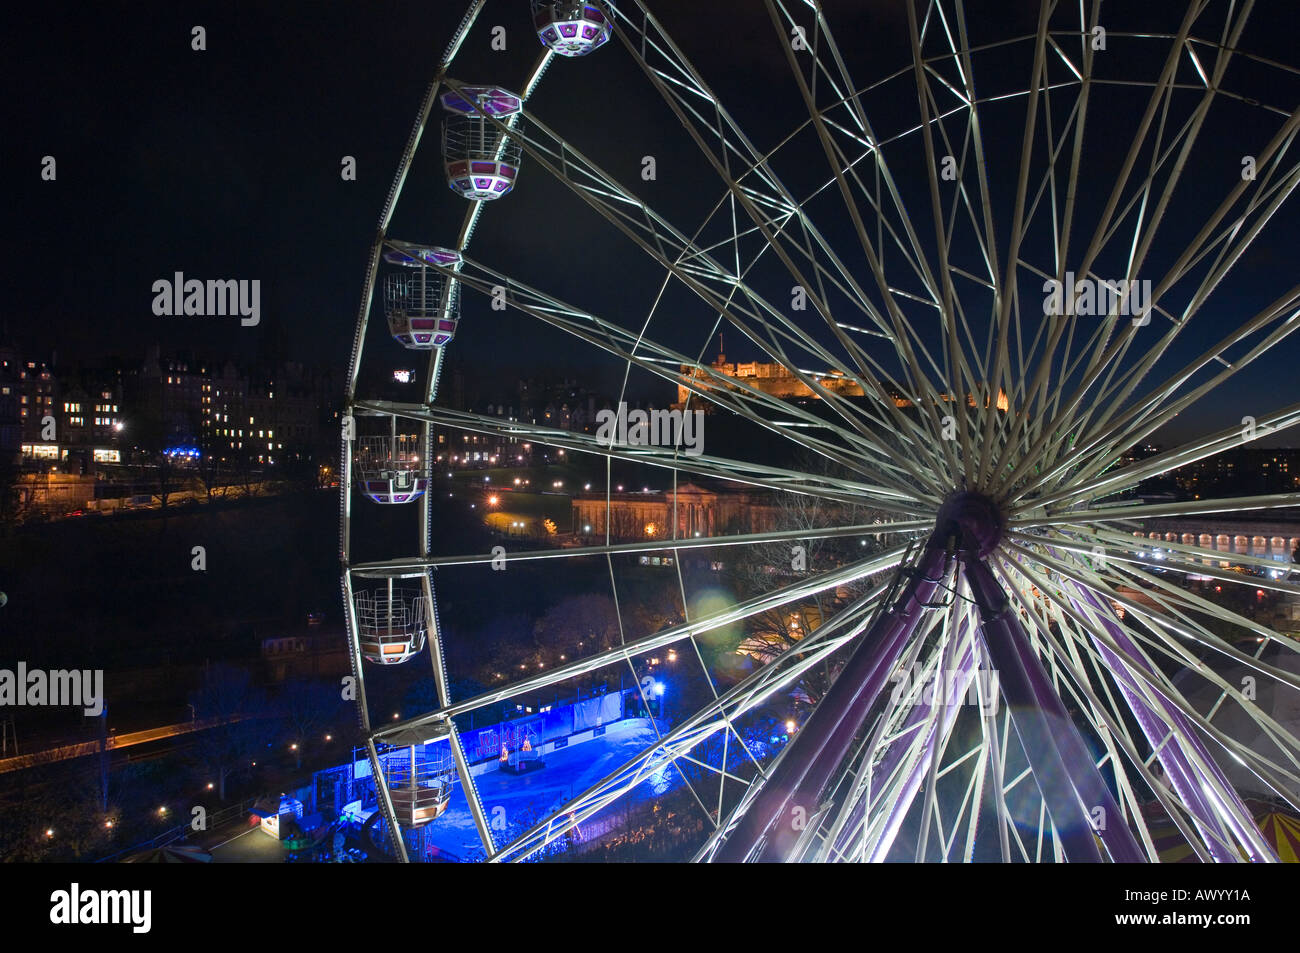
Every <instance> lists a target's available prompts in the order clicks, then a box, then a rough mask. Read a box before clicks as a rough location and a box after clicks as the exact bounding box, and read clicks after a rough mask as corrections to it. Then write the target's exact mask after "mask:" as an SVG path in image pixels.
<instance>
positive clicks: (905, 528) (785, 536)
mask: <svg viewBox="0 0 1300 953" xmlns="http://www.w3.org/2000/svg"><path fill="white" fill-rule="evenodd" d="M933 528H934V521H933V520H910V521H906V522H895V523H859V524H855V525H852V526H812V527H808V528H806V529H793V530H777V531H774V532H770V533H741V534H726V535H723V536H701V537H699V538H680V539H679V538H675V537H674V538H664V539H656V540H653V541H649V542H639V543H615V544H612V545H606V546H573V547H566V548H565V549H553V550H540V551H537V552H530V551H528V550H522V551H519V552H513V553H512V552H507V553H506V554H505V555H500V554H497V555H493V554H492V553H473V554H464V555H459V556H410V557H406V558H401V559H389V560H384V561H382V562H366V563H356V564H354V565H353V566H352V567H351V568H350V572H351V573H352V575H354V576H368V575H374V576H377V577H382V578H387V577H389V576H391V575H393V574H395V573H403V572H409V573H414V574H418V573H419V572H420V571H421V570H423V569H425V568H428V567H431V566H432V567H441V566H476V565H490V564H491V563H492V562H493V561H494V560H495V561H496V562H497V563H498V564H500V563H501V562H502V561H504V562H505V563H507V564H509V563H512V562H531V561H537V560H549V559H581V558H583V557H590V556H607V555H619V554H626V553H650V552H664V551H665V550H673V551H677V550H692V549H714V548H716V547H719V546H753V545H761V544H766V543H772V542H784V541H786V540H791V541H798V540H812V539H840V538H843V537H848V536H889V535H894V534H905V533H921V532H928V531H930V530H931V529H933Z"/></svg>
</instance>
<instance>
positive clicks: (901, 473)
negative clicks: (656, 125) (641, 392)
mask: <svg viewBox="0 0 1300 953" xmlns="http://www.w3.org/2000/svg"><path fill="white" fill-rule="evenodd" d="M398 247H401V246H398ZM456 275H457V278H456V280H457V281H458V282H459V283H460V284H463V285H465V286H466V287H469V288H471V289H472V290H475V291H479V292H481V293H483V294H485V295H494V294H495V292H496V290H497V289H500V288H504V289H505V290H506V297H507V301H508V302H509V303H510V304H511V305H512V306H513V307H515V308H516V309H518V310H520V311H522V312H524V313H525V314H528V315H530V316H532V317H534V318H537V319H538V320H539V321H542V322H545V323H547V324H550V325H552V326H554V327H557V328H560V329H561V330H563V331H565V332H566V333H568V334H571V335H573V336H575V337H578V338H580V339H582V340H584V341H586V342H587V343H589V344H591V345H593V346H595V347H597V348H600V349H601V350H603V351H605V352H606V353H609V354H611V355H613V356H615V357H618V358H620V359H622V360H624V361H626V362H628V365H629V366H631V365H632V364H635V365H636V366H638V367H641V368H642V369H643V370H646V371H649V372H650V373H652V374H654V375H656V376H658V377H661V378H663V379H665V380H670V381H672V382H673V383H675V384H678V385H680V386H684V387H686V388H687V389H688V390H689V391H690V393H691V394H692V395H698V396H700V397H703V398H705V399H706V400H708V401H709V402H710V403H712V404H715V405H717V406H719V407H721V408H723V409H726V410H729V411H731V412H733V413H737V414H739V415H741V416H744V417H746V418H747V419H748V420H750V421H751V422H753V423H755V424H758V425H759V426H761V427H764V428H765V429H768V430H772V431H774V432H777V433H780V434H781V435H782V436H783V437H785V438H787V439H789V440H792V441H793V442H795V443H797V444H800V445H802V446H805V447H807V448H808V449H810V450H813V451H815V452H817V453H819V454H821V455H823V456H828V457H832V458H833V459H835V460H837V461H838V462H839V463H840V464H841V465H843V466H845V467H847V468H849V469H852V470H857V471H859V472H863V473H864V474H865V473H867V470H866V469H864V466H863V464H862V462H861V457H860V456H846V455H845V451H844V446H843V444H840V445H836V444H833V443H830V442H827V441H822V440H819V439H817V438H815V437H813V436H811V435H810V434H809V433H808V432H807V431H808V430H810V429H824V430H827V431H829V432H831V433H832V434H834V435H835V436H837V437H838V438H839V439H840V440H842V441H843V442H844V443H845V444H848V445H850V446H856V447H859V448H861V449H863V450H868V451H871V452H872V453H873V454H875V455H877V456H876V457H875V459H874V462H873V466H872V471H873V475H874V476H876V477H877V478H879V479H882V480H884V481H885V482H886V483H888V484H889V485H890V486H891V487H892V488H894V489H895V490H900V491H901V490H905V488H906V487H908V486H913V487H914V486H915V481H916V480H920V479H923V478H924V477H923V473H922V471H920V470H919V469H917V468H916V467H915V466H911V467H907V468H906V470H905V469H904V468H903V467H899V466H896V465H895V464H893V463H892V462H890V460H889V459H888V458H889V455H890V451H889V447H888V446H887V445H886V444H885V443H883V442H881V441H880V439H879V438H878V437H877V436H876V435H875V433H874V431H872V430H870V429H869V428H868V427H866V426H863V425H862V424H857V430H856V431H850V430H846V429H844V428H843V427H840V426H838V425H836V424H835V423H834V422H833V421H830V420H826V419H824V418H822V417H819V416H817V415H815V414H813V413H810V412H808V411H806V410H804V409H803V408H799V407H797V406H794V405H791V404H790V403H788V402H786V401H782V400H780V399H779V398H776V397H773V396H771V395H769V394H767V393H766V392H764V391H761V390H759V389H758V388H757V387H754V386H753V385H751V384H748V383H747V382H745V381H743V380H737V379H735V378H732V377H728V376H726V375H724V374H722V373H720V372H719V371H717V370H715V369H714V368H712V367H709V366H706V365H704V364H702V363H701V362H700V361H699V360H695V361H692V360H690V359H689V358H688V357H687V356H686V355H684V354H680V353H678V352H675V351H672V350H671V349H668V348H666V347H663V346H662V345H659V344H656V343H655V342H653V341H651V340H650V339H649V338H647V337H645V336H644V335H634V334H633V333H632V332H630V331H627V330H626V329H624V328H622V327H619V326H618V325H614V324H612V323H610V322H608V321H604V320H602V319H600V318H598V317H596V316H595V315H592V314H589V313H587V312H584V311H581V310H580V309H577V308H575V307H573V306H571V305H568V304H566V303H564V302H561V301H558V300H557V299H554V298H551V297H549V296H547V295H545V294H543V293H542V292H539V291H537V290H535V289H533V288H530V287H529V286H527V285H524V284H522V283H520V282H517V281H514V280H513V279H510V278H508V277H506V276H504V275H501V274H500V273H498V272H495V271H493V270H491V269H489V268H487V267H485V266H481V265H478V264H477V263H475V262H470V261H465V262H463V263H462V270H460V271H459V272H457V273H456ZM637 350H644V351H646V352H647V353H646V354H644V355H642V356H637V354H636V353H635V352H636V351H637ZM683 367H689V368H691V370H692V373H691V374H690V375H686V376H683V374H682V371H681V369H682V368H683ZM709 384H715V385H716V386H709ZM751 404H753V405H755V406H752V407H751V406H750V405H751ZM687 409H688V410H689V408H687ZM773 412H779V413H780V414H782V415H789V416H792V417H794V418H796V420H797V421H798V422H799V424H800V426H799V427H793V426H782V425H780V423H779V419H774V418H773V417H772V416H771V415H772V413H773ZM853 420H854V422H855V423H856V421H857V418H856V417H854V418H853ZM877 422H879V423H880V424H882V425H883V424H885V421H884V420H883V419H879V418H877ZM909 481H911V482H909ZM934 489H935V490H937V489H938V488H937V487H935V488H934Z"/></svg>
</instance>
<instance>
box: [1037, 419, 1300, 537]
mask: <svg viewBox="0 0 1300 953" xmlns="http://www.w3.org/2000/svg"><path fill="white" fill-rule="evenodd" d="M1297 425H1300V404H1292V405H1290V406H1289V407H1284V408H1282V409H1281V410H1275V411H1273V412H1271V413H1269V414H1265V415H1263V416H1262V417H1261V419H1260V420H1259V421H1258V422H1256V423H1255V425H1254V426H1238V427H1228V428H1225V429H1223V430H1220V431H1218V432H1216V433H1213V434H1209V435H1206V436H1203V437H1200V438H1198V439H1196V440H1193V441H1190V442H1188V443H1185V444H1183V445H1182V446H1179V447H1175V448H1173V449H1172V450H1166V451H1164V452H1163V453H1158V454H1155V455H1153V456H1151V457H1147V458H1146V459H1144V460H1142V461H1140V462H1138V463H1133V464H1130V465H1128V466H1125V467H1120V468H1119V469H1116V470H1113V471H1110V472H1108V473H1106V474H1102V475H1098V476H1096V477H1093V478H1092V479H1082V480H1079V481H1078V483H1076V484H1072V485H1071V486H1070V487H1069V488H1067V489H1064V490H1057V491H1056V492H1052V493H1047V494H1044V495H1042V496H1039V497H1037V498H1036V499H1034V500H1032V502H1031V503H1029V504H1026V505H1025V506H1026V508H1029V507H1032V508H1036V509H1044V508H1048V507H1051V508H1052V509H1053V510H1054V511H1056V510H1059V509H1060V508H1062V507H1063V506H1069V505H1077V503H1078V501H1080V500H1082V499H1085V498H1089V497H1091V498H1092V499H1094V500H1095V499H1098V498H1100V497H1104V496H1108V495H1110V494H1112V493H1116V492H1118V491H1120V490H1123V489H1125V488H1128V487H1133V486H1136V485H1137V484H1138V483H1139V482H1140V481H1142V480H1145V479H1147V478H1148V477H1151V476H1157V475H1159V474H1163V473H1167V472H1169V471H1170V470H1173V469H1176V468H1177V467H1180V466H1185V465H1187V464H1189V463H1195V462H1196V461H1197V460H1204V459H1205V458H1206V457H1211V456H1214V455H1215V454H1217V453H1222V452H1223V451H1225V450H1231V449H1233V448H1234V447H1239V446H1243V445H1244V444H1247V443H1250V442H1251V441H1252V440H1254V439H1255V437H1256V436H1257V435H1258V434H1259V433H1268V434H1276V433H1281V432H1282V431H1283V430H1287V429H1289V428H1291V427H1295V426H1297ZM1250 499H1252V498H1250V497H1246V498H1244V499H1243V501H1242V503H1243V505H1242V506H1241V509H1264V508H1267V505H1265V506H1251V505H1249V502H1248V501H1249V500H1250ZM1253 499H1255V500H1257V501H1267V500H1271V499H1273V497H1272V496H1261V497H1254V498H1253ZM1198 502H1202V501H1197V500H1191V501H1188V504H1190V505H1187V504H1172V505H1174V506H1182V507H1183V508H1182V509H1181V510H1178V511H1175V512H1184V513H1214V512H1223V510H1216V509H1210V508H1205V509H1196V508H1195V507H1196V504H1197V503H1198ZM1204 502H1205V503H1207V504H1210V505H1219V504H1221V503H1223V502H1227V501H1204ZM1053 504H1055V506H1053ZM1293 505H1294V504H1293ZM1140 508H1141V507H1139V509H1140ZM1125 509H1128V508H1127V507H1125ZM1075 512H1079V511H1075ZM1089 512H1091V511H1089ZM1145 515H1155V514H1150V513H1148V514H1145Z"/></svg>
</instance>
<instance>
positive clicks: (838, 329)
mask: <svg viewBox="0 0 1300 953" xmlns="http://www.w3.org/2000/svg"><path fill="white" fill-rule="evenodd" d="M643 9H644V8H643ZM647 16H648V14H647ZM620 35H621V31H620ZM624 42H625V43H627V44H628V47H629V50H633V51H634V52H635V50H634V47H633V46H632V43H631V40H630V39H629V38H627V37H624ZM673 52H674V54H675V55H676V56H677V57H678V62H677V65H678V68H679V69H680V70H681V71H682V74H683V75H684V76H685V77H688V81H689V83H690V84H692V85H693V86H694V87H695V88H696V90H697V92H698V95H699V97H700V98H702V99H704V100H705V101H706V102H708V103H710V104H711V105H713V107H714V110H715V118H714V120H713V121H712V122H706V121H704V119H703V117H700V116H699V114H698V112H694V111H693V109H691V104H690V103H689V102H687V101H685V99H684V98H683V96H682V94H680V93H678V92H677V89H676V87H672V88H670V87H669V86H667V85H665V83H664V82H663V74H662V73H661V72H660V71H657V70H655V69H654V68H653V67H651V66H649V65H648V64H647V63H645V61H644V58H643V57H637V59H638V62H639V63H641V65H642V67H643V69H645V71H646V74H647V76H648V77H649V78H650V79H651V81H652V82H653V83H654V84H655V85H656V86H657V88H658V89H659V90H660V92H661V93H662V94H663V96H664V98H665V101H666V102H667V103H668V105H669V106H670V107H671V108H672V109H673V110H674V111H675V112H676V113H677V115H678V118H679V119H680V120H681V121H682V123H683V125H684V126H685V127H686V128H687V130H688V131H689V132H690V134H691V135H692V137H693V138H694V139H695V141H696V143H697V145H698V146H699V147H700V149H701V151H703V152H704V154H705V155H706V157H707V158H708V159H709V161H710V162H711V163H712V164H713V165H714V167H715V170H716V171H717V173H718V174H719V176H720V177H721V178H722V179H723V181H724V184H725V185H726V186H727V188H728V190H730V192H731V193H732V195H733V196H734V197H735V198H736V200H737V201H738V202H739V203H740V204H741V205H742V207H743V208H744V209H745V211H746V212H747V213H748V214H749V215H750V216H751V218H752V219H753V221H754V222H755V225H756V227H758V228H759V229H760V230H761V231H762V233H763V236H764V238H765V239H766V241H767V245H766V246H765V248H764V251H767V250H771V251H772V252H773V253H775V254H776V255H777V256H778V257H779V258H781V260H782V261H783V263H784V264H785V265H786V267H787V269H788V270H789V271H790V272H791V274H792V275H793V276H794V277H795V278H796V280H797V281H798V282H799V286H800V287H802V288H803V289H804V290H805V292H806V293H808V294H809V296H810V298H811V299H812V300H813V303H814V305H815V306H816V308H817V310H818V312H819V313H820V314H821V315H822V316H823V318H824V319H825V321H826V323H827V325H828V327H829V328H830V329H831V331H832V333H833V334H834V335H835V336H836V338H837V340H838V341H839V342H840V344H841V345H842V347H843V348H844V349H845V351H846V352H847V353H848V355H849V356H850V357H851V358H852V359H853V360H854V362H855V363H856V364H857V365H858V372H857V374H856V377H857V379H858V383H860V384H862V385H863V386H864V387H865V386H867V385H870V387H869V389H871V390H874V391H875V392H876V394H877V396H879V397H880V398H881V399H882V402H883V404H884V406H885V407H886V408H890V409H891V410H892V409H893V408H892V402H891V401H890V399H889V397H890V395H889V394H888V393H887V391H886V390H885V388H884V387H883V386H882V384H881V383H880V380H879V379H878V378H877V376H876V374H875V373H873V369H875V368H877V367H878V365H876V364H875V362H874V360H872V359H871V358H870V356H869V355H868V354H866V352H864V351H863V350H862V349H861V348H859V347H858V345H857V344H856V343H855V342H853V341H852V340H851V339H850V338H848V337H847V336H846V335H845V332H844V328H843V326H842V322H838V321H836V320H834V319H833V317H832V316H831V313H830V310H829V308H828V307H827V306H826V304H825V293H824V291H823V293H822V294H821V295H817V294H815V293H813V283H812V282H810V281H809V280H808V277H807V275H805V274H804V273H803V272H802V271H801V270H800V269H799V268H798V266H797V265H796V264H795V263H794V261H793V260H792V259H791V258H790V257H789V255H788V254H787V252H786V251H785V249H784V246H783V245H782V244H781V243H779V242H778V241H777V238H778V236H779V235H780V234H781V233H782V232H783V230H784V227H783V226H782V227H779V228H776V229H773V228H771V227H769V224H768V223H767V222H766V220H765V217H764V216H763V215H762V214H761V213H760V212H759V210H758V209H757V208H756V206H755V204H754V202H753V201H752V200H751V199H750V197H749V195H748V194H747V192H746V190H744V189H742V188H741V186H740V184H739V182H738V181H737V180H736V179H735V178H733V176H732V173H731V172H730V171H729V168H728V163H727V162H726V159H727V151H728V149H732V150H734V151H736V152H737V154H738V155H741V154H742V152H741V147H738V146H734V145H732V144H731V143H730V142H729V141H728V140H727V139H726V137H725V136H724V135H723V133H722V131H721V130H722V128H723V126H724V125H725V126H727V127H729V128H730V130H731V131H732V132H733V134H735V135H736V136H737V137H738V138H739V141H740V142H741V143H742V145H743V148H744V152H746V153H748V155H747V156H746V157H745V161H746V162H748V163H751V165H750V169H749V171H751V172H753V171H755V170H757V169H758V168H759V166H760V164H762V167H763V174H764V178H765V180H766V181H768V182H769V183H771V184H772V185H773V186H774V187H776V188H778V190H779V192H780V196H779V199H778V201H780V202H783V203H788V207H789V208H790V209H791V210H796V211H797V212H798V216H799V222H800V225H801V227H802V228H803V229H804V231H805V233H806V234H807V235H809V236H811V237H812V238H815V239H816V240H817V242H818V244H819V246H820V247H822V248H823V249H825V250H827V251H828V252H829V246H828V245H827V244H826V243H825V241H824V239H822V238H821V236H820V233H816V232H815V231H813V228H812V226H811V223H810V222H809V220H808V218H807V215H806V214H805V213H804V212H803V211H802V208H803V204H802V203H796V202H795V201H794V199H793V198H792V197H790V195H789V193H788V191H786V190H785V189H784V187H783V186H780V185H779V180H777V179H776V178H775V175H774V174H773V173H771V171H770V169H769V168H768V167H767V166H766V157H763V156H760V155H759V154H758V153H757V151H756V150H754V149H753V147H752V146H751V145H750V144H749V142H748V140H747V139H745V138H744V137H743V133H741V132H740V130H739V128H738V127H736V126H735V124H734V122H732V121H731V119H730V117H729V116H728V115H727V114H726V113H725V111H724V110H723V109H722V107H721V106H720V104H719V103H718V102H717V99H716V97H715V96H714V95H713V94H712V92H711V91H709V90H708V87H707V86H705V85H704V83H703V81H702V80H701V79H700V78H699V75H698V73H696V72H695V71H694V68H693V67H691V66H690V65H689V63H688V62H687V61H686V60H685V58H684V56H682V55H681V53H680V50H677V49H676V48H675V47H674V48H673ZM679 85H680V84H679ZM687 110H691V111H692V113H693V114H694V115H695V116H696V118H697V119H700V120H701V123H702V124H703V125H705V126H706V129H707V131H708V132H709V134H710V135H711V136H712V137H714V138H716V139H718V140H719V142H720V143H721V144H722V145H723V146H724V150H723V155H722V156H721V157H720V156H718V155H717V154H715V153H714V152H713V151H712V150H711V149H710V147H709V145H708V143H707V142H705V140H704V135H703V133H701V132H700V131H699V130H698V129H697V127H696V125H695V124H694V123H692V122H690V121H689V119H688V117H687V115H686V111H687ZM715 123H716V125H715ZM801 251H802V253H803V254H804V255H805V257H806V258H808V260H810V261H812V262H813V263H814V266H815V273H816V278H817V282H816V283H817V285H818V286H819V287H820V285H821V279H822V276H823V274H825V272H824V270H823V269H821V268H820V266H818V265H817V263H816V259H815V256H814V254H813V250H812V245H811V242H809V243H808V244H805V245H804V246H803V247H802V248H801ZM832 264H834V265H835V267H836V271H837V273H838V274H839V275H840V276H841V277H842V278H843V279H844V280H845V281H847V282H848V283H849V284H850V285H851V290H852V293H851V294H848V297H849V299H850V300H851V301H855V302H858V303H859V304H861V305H862V306H863V308H864V310H866V311H867V313H868V316H869V317H872V318H873V320H875V322H876V323H877V325H878V326H879V327H881V329H882V332H883V333H885V334H891V331H892V335H891V336H893V335H896V334H898V333H902V332H900V329H899V327H898V325H897V323H895V325H894V326H893V327H892V329H891V328H890V327H889V326H887V325H885V324H884V323H883V322H882V321H881V320H880V319H879V317H878V316H876V314H875V311H874V309H872V308H870V307H869V306H868V302H867V298H866V295H865V292H863V291H862V289H860V288H859V287H858V286H857V285H856V282H855V281H854V279H853V276H852V272H851V271H850V270H849V269H847V268H846V267H845V266H844V265H843V264H842V263H840V262H839V260H838V258H834V257H832ZM837 284H838V282H837ZM841 290H842V291H846V294H847V293H848V292H847V290H846V289H844V288H842V287H841ZM805 383H807V381H805ZM822 396H823V397H826V399H830V398H829V396H828V395H822ZM930 396H937V395H930ZM916 402H917V399H916V398H915V396H914V397H913V403H916ZM893 417H894V424H895V426H897V427H899V428H900V429H904V430H907V429H911V430H915V425H914V424H913V423H912V422H911V421H910V420H908V419H907V418H906V417H903V416H901V415H899V414H898V413H897V411H896V410H894V411H893Z"/></svg>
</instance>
